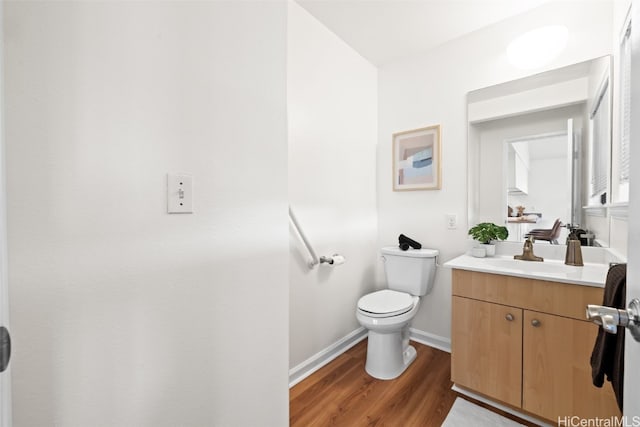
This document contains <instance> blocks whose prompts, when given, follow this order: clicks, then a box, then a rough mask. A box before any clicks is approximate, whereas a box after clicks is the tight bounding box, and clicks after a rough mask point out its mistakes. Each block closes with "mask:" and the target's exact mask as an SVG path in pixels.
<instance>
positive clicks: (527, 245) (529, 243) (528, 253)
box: [513, 236, 544, 261]
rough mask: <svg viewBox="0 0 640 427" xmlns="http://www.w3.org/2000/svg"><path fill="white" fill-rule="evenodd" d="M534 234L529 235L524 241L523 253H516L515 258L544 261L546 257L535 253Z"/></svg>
mask: <svg viewBox="0 0 640 427" xmlns="http://www.w3.org/2000/svg"><path fill="white" fill-rule="evenodd" d="M533 242H534V239H533V236H529V237H527V238H526V239H525V241H524V246H523V247H522V255H514V256H513V259H519V260H522V261H544V258H542V257H539V256H536V255H535V254H534V253H533Z"/></svg>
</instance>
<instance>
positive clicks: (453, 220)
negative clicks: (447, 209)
mask: <svg viewBox="0 0 640 427" xmlns="http://www.w3.org/2000/svg"><path fill="white" fill-rule="evenodd" d="M447 228H448V229H449V230H455V229H456V228H458V215H456V214H447Z"/></svg>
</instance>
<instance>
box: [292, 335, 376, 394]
mask: <svg viewBox="0 0 640 427" xmlns="http://www.w3.org/2000/svg"><path fill="white" fill-rule="evenodd" d="M366 337H367V330H366V329H365V328H363V327H360V328H358V329H356V330H355V331H353V332H351V333H350V334H349V335H347V336H345V337H343V338H341V339H340V340H339V341H336V342H335V343H333V344H331V345H330V346H329V347H327V348H325V349H324V350H322V351H320V352H319V353H316V354H314V355H313V356H311V357H310V358H308V359H307V360H305V361H304V362H302V363H300V364H299V365H298V366H295V367H293V368H291V369H289V388H291V387H293V386H294V385H296V384H298V383H299V382H300V381H302V380H303V379H305V378H307V377H308V376H309V375H311V374H313V373H314V372H315V371H317V370H318V369H320V368H322V367H323V366H324V365H326V364H327V363H329V362H331V361H332V360H333V359H335V358H336V357H338V356H340V355H341V354H342V353H344V352H345V351H347V350H349V349H350V348H351V347H353V346H354V345H356V344H358V343H359V342H360V341H362V340H363V339H365V338H366Z"/></svg>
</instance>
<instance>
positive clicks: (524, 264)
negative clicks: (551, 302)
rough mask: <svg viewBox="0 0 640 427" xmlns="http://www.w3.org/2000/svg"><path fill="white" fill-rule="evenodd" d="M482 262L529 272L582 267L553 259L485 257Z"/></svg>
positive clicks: (566, 270) (559, 271)
mask: <svg viewBox="0 0 640 427" xmlns="http://www.w3.org/2000/svg"><path fill="white" fill-rule="evenodd" d="M484 262H485V263H486V264H488V265H490V266H493V267H498V268H503V269H509V270H518V271H523V272H529V273H534V272H538V273H557V274H562V273H572V272H576V271H577V269H579V268H582V267H574V266H571V265H566V264H564V263H563V262H561V261H557V260H553V261H547V260H545V261H543V262H535V261H522V260H517V259H509V258H485V260H484Z"/></svg>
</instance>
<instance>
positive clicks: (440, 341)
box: [409, 328, 451, 353]
mask: <svg viewBox="0 0 640 427" xmlns="http://www.w3.org/2000/svg"><path fill="white" fill-rule="evenodd" d="M409 332H411V335H410V336H409V338H410V339H412V340H413V341H415V342H419V343H420V344H424V345H428V346H429V347H433V348H437V349H438V350H442V351H446V352H447V353H451V339H450V338H445V337H441V336H439V335H435V334H431V333H429V332H425V331H421V330H419V329H415V328H409Z"/></svg>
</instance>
